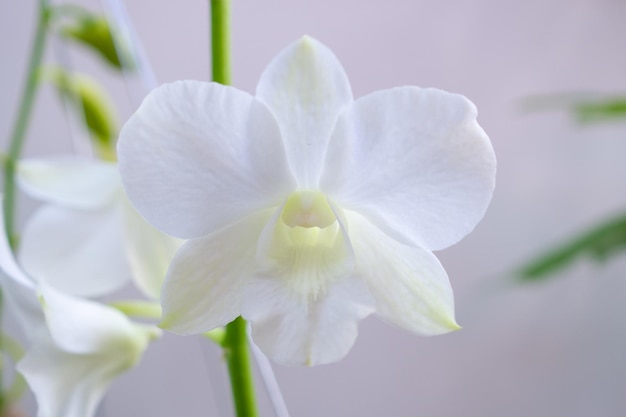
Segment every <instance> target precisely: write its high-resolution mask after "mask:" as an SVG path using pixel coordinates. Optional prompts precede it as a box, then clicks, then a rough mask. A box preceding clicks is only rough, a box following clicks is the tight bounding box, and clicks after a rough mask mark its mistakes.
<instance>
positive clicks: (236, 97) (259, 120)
mask: <svg viewBox="0 0 626 417" xmlns="http://www.w3.org/2000/svg"><path fill="white" fill-rule="evenodd" d="M118 155H119V161H120V162H119V164H120V165H119V166H120V171H121V174H122V179H123V182H124V186H125V188H126V191H127V193H128V197H129V199H130V201H131V202H132V203H133V205H134V206H135V207H136V208H137V210H138V211H139V213H141V214H142V215H143V216H144V217H145V218H146V219H147V220H148V221H149V222H150V223H152V224H153V225H154V226H156V227H157V228H158V229H160V230H162V231H164V232H166V233H168V234H171V235H173V236H176V237H180V238H185V239H188V238H197V237H201V236H205V235H207V234H209V233H211V232H214V231H216V230H218V229H220V228H222V227H224V226H225V225H228V224H231V223H234V222H236V221H238V220H241V219H242V218H244V217H245V216H246V215H248V214H251V213H254V212H255V211H258V210H260V209H264V208H269V207H273V206H277V205H278V204H280V200H281V198H282V197H283V196H284V195H285V194H288V193H289V191H291V190H292V189H293V188H294V186H295V183H294V180H293V178H292V174H291V172H290V170H289V166H288V164H287V160H286V157H285V152H284V149H283V145H282V141H281V136H280V132H279V128H278V126H277V124H276V121H275V119H274V117H273V116H272V114H271V113H270V111H269V110H268V109H267V108H266V107H265V105H263V104H262V103H260V102H259V101H258V100H256V99H255V98H254V97H252V96H251V95H249V94H247V93H245V92H243V91H240V90H237V89H234V88H232V87H227V86H223V85H220V84H216V83H202V82H193V81H181V82H177V83H173V84H166V85H163V86H161V87H159V88H157V89H155V90H153V91H152V92H151V93H150V94H149V95H148V97H147V98H146V99H145V100H144V102H143V103H142V105H141V107H140V108H139V110H138V111H137V112H136V113H135V114H134V115H133V116H132V117H131V118H130V120H129V121H128V122H127V123H126V125H125V126H124V128H123V129H122V131H121V133H120V140H119V142H118Z"/></svg>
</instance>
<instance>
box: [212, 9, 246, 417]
mask: <svg viewBox="0 0 626 417" xmlns="http://www.w3.org/2000/svg"><path fill="white" fill-rule="evenodd" d="M229 23H230V0H211V56H212V68H213V81H215V82H218V83H220V84H230V82H231V70H230V28H229ZM222 347H223V348H224V356H225V358H226V364H227V366H228V374H229V377H230V385H231V389H232V395H233V402H234V404H235V414H236V416H237V417H257V416H258V410H257V406H256V400H255V396H254V380H253V375H252V365H251V361H250V353H249V349H248V338H247V331H246V322H245V320H244V319H243V318H241V317H239V318H237V319H236V320H234V321H233V322H232V323H230V324H228V325H227V326H226V335H225V336H224V342H223V344H222Z"/></svg>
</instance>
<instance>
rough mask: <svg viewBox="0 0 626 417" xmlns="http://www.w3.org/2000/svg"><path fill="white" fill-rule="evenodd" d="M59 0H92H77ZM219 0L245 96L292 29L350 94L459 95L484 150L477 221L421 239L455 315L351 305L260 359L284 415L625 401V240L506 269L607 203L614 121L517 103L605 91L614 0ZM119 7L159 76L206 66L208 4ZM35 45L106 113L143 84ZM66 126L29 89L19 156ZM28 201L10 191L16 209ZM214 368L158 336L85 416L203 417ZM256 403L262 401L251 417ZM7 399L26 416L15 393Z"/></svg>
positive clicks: (437, 414)
mask: <svg viewBox="0 0 626 417" xmlns="http://www.w3.org/2000/svg"><path fill="white" fill-rule="evenodd" d="M74 3H77V4H80V5H82V6H85V7H87V8H89V9H91V10H94V11H99V10H100V11H101V10H102V5H101V3H100V2H99V1H97V0H75V1H74ZM233 3H234V4H233V16H232V40H233V43H232V48H233V49H232V54H233V73H234V77H233V83H234V85H236V86H237V87H239V88H241V89H244V90H247V91H250V92H253V91H254V88H255V84H256V81H257V79H258V77H259V76H260V74H261V72H262V70H263V69H264V67H265V65H266V64H267V63H268V62H269V60H270V59H271V58H272V57H273V56H274V55H275V54H276V53H277V52H278V51H280V50H281V49H282V48H283V47H285V46H286V45H287V44H289V43H290V42H292V41H294V40H295V39H297V38H299V37H300V36H302V35H303V34H309V35H311V36H313V37H316V38H318V39H319V40H320V41H322V42H323V43H325V44H327V45H328V46H329V47H330V48H331V49H332V50H333V51H334V52H335V54H336V55H337V56H338V57H339V59H340V61H341V62H342V63H343V65H344V67H345V69H346V71H347V73H348V76H349V77H350V80H351V82H352V87H353V91H354V95H355V96H356V97H359V96H362V95H364V94H367V93H369V92H372V91H374V90H378V89H383V88H389V87H394V86H399V85H418V86H423V87H438V88H441V89H445V90H448V91H452V92H456V93H461V94H463V95H466V96H467V97H468V98H470V99H471V100H472V101H473V102H474V103H475V104H476V105H477V107H478V109H479V122H480V123H481V125H482V126H483V128H484V129H485V130H486V132H487V133H488V134H489V136H490V137H491V140H492V143H493V146H494V148H495V151H496V155H497V157H498V177H497V187H496V192H495V195H494V199H493V202H492V204H491V207H490V209H489V211H488V212H487V215H486V216H485V218H484V220H483V222H482V223H480V224H479V226H478V227H477V228H476V230H475V231H474V233H472V234H471V235H470V236H468V237H467V238H465V239H464V240H463V241H462V242H461V243H459V244H458V245H456V246H454V247H452V248H449V249H447V250H445V251H441V252H439V253H437V255H438V256H439V258H440V259H441V261H442V263H443V264H444V266H445V268H446V270H447V271H448V274H449V276H450V279H451V281H452V284H453V287H454V289H455V294H456V302H457V318H458V321H459V323H460V324H461V325H462V326H463V329H462V330H461V331H458V332H455V333H453V334H449V335H446V336H441V337H436V338H422V337H417V336H414V335H412V334H409V333H408V332H405V331H403V330H400V329H397V328H394V327H392V326H391V325H389V324H386V323H383V322H382V321H380V320H378V319H377V318H369V319H367V320H365V321H364V322H362V324H361V326H360V335H359V338H358V340H357V342H356V345H355V346H354V348H353V349H352V351H351V353H350V354H349V355H348V356H347V358H346V359H344V360H343V361H341V362H339V363H337V364H333V365H327V366H320V367H316V368H290V367H282V366H275V372H276V374H277V378H278V381H279V383H280V385H281V388H282V391H283V394H284V397H285V401H286V403H287V406H288V407H289V410H290V413H291V415H292V416H298V417H318V416H326V417H335V416H337V417H338V416H346V415H348V416H361V417H375V416H399V417H404V416H407V417H413V416H429V417H444V416H446V417H450V416H463V417H492V416H493V417H496V416H498V417H500V416H508V417H527V416H536V417H544V416H545V417H548V416H554V417H558V416H568V417H578V416H579V417H583V416H585V417H586V416H606V417H611V416H622V415H626V395H624V393H625V392H626V391H625V389H626V357H625V356H626V324H625V321H624V319H623V318H624V317H626V302H625V300H626V277H625V272H626V256H623V257H620V256H615V257H613V258H611V259H610V260H609V261H608V262H606V263H602V264H599V263H593V262H587V261H581V262H576V263H574V264H572V266H571V267H569V268H566V269H564V270H562V271H560V272H559V273H557V274H555V275H553V276H551V277H550V278H549V279H545V280H541V281H540V282H535V283H520V282H519V281H518V280H516V279H515V276H514V272H515V271H516V270H517V268H518V267H520V266H522V265H524V264H525V263H527V262H528V261H529V260H531V259H533V258H535V257H536V256H539V255H541V254H542V253H544V252H545V251H546V250H547V249H549V248H551V247H553V246H554V245H557V244H559V243H561V242H564V241H567V239H568V238H570V237H572V236H575V235H577V234H578V233H579V232H580V231H582V230H584V229H588V228H590V227H593V226H594V225H596V224H598V223H599V222H601V221H602V220H603V219H605V218H608V217H610V216H614V215H618V214H620V213H622V212H623V211H626V164H625V163H624V159H625V155H626V123H625V122H620V121H612V122H608V123H601V124H592V125H581V124H580V123H577V121H576V119H575V118H573V117H572V116H571V114H570V113H568V112H567V111H564V110H563V111H540V112H528V111H527V110H526V108H527V106H524V103H526V100H527V99H528V98H529V97H532V96H536V95H544V94H554V93H563V92H594V93H605V94H616V93H620V92H623V91H624V89H625V87H626V25H624V16H626V2H624V1H621V0H552V1H538V0H530V1H526V2H512V1H495V0H490V1H489V0H475V1H460V0H449V1H440V2H435V1H426V0H390V1H385V2H383V1H379V0H358V1H357V0H316V1H306V0H265V1H262V2H261V1H253V0H233ZM125 5H126V7H127V12H128V15H129V17H130V19H131V21H132V23H133V25H134V28H135V30H136V33H137V35H138V37H139V39H140V40H141V42H142V44H143V47H144V49H145V54H146V57H147V59H148V60H149V62H150V63H151V65H152V67H153V70H154V74H155V76H156V79H157V80H158V82H159V83H164V82H170V81H174V80H179V79H197V80H208V79H209V78H210V70H209V68H210V62H209V39H208V33H209V30H208V17H209V11H208V1H201V0H180V1H177V2H172V1H160V0H151V1H149V0H132V1H127V2H125ZM35 13H36V2H35V1H34V0H32V1H19V2H17V1H3V2H1V3H0V33H1V36H0V56H1V57H2V58H1V59H2V60H1V65H0V92H1V94H0V143H1V144H2V149H6V146H7V141H8V136H9V134H10V129H11V126H12V123H13V121H14V118H15V117H16V110H17V102H18V101H19V97H20V94H21V89H22V86H23V83H24V75H25V70H26V65H27V57H28V53H29V48H30V43H31V39H32V37H33V33H34V30H35V28H34V25H35V20H36V15H35ZM46 60H47V61H48V62H57V63H59V62H61V63H63V64H65V65H68V66H70V67H71V68H72V69H74V70H77V71H81V72H85V73H88V74H90V75H91V76H94V77H95V78H97V79H98V80H100V81H101V82H102V83H103V85H104V86H105V87H106V89H107V91H108V92H109V93H110V95H111V96H112V98H113V100H114V101H115V103H116V105H117V109H118V121H119V123H123V122H124V120H126V118H128V117H129V116H130V114H132V112H133V111H134V109H135V108H136V107H137V106H138V104H139V102H140V99H141V95H142V94H145V91H143V92H141V91H142V90H141V89H142V88H143V87H142V84H141V83H140V82H139V81H137V80H135V81H132V80H131V82H132V83H135V84H134V87H133V88H131V89H130V90H132V91H131V93H130V94H129V89H128V88H127V86H126V84H125V82H124V79H123V78H122V77H120V76H119V75H118V73H116V72H114V71H113V70H111V69H110V68H108V67H106V66H103V65H102V63H101V62H100V61H99V60H98V59H96V58H94V55H93V54H92V53H90V52H87V51H86V50H85V49H84V48H80V47H78V46H72V47H67V45H66V46H63V44H62V43H61V42H59V41H56V42H55V41H53V42H51V43H50V44H49V45H48V49H47V54H46ZM78 134H79V135H80V132H79V133H78ZM76 135H77V133H76V130H75V129H73V128H72V123H71V120H70V122H69V123H68V118H67V115H66V113H65V111H64V108H63V106H62V105H61V103H60V101H59V99H58V96H57V94H56V92H55V91H54V89H53V88H52V87H50V86H45V87H43V88H42V89H41V90H40V92H39V94H38V97H37V103H36V107H35V110H34V113H33V118H32V122H31V125H30V128H29V131H28V143H27V146H26V151H25V154H26V155H28V156H34V155H48V154H59V153H67V152H74V151H75V149H76V147H75V146H74V145H73V143H74V142H75V140H76V138H75V137H76ZM73 137H74V139H72V138H73ZM78 151H80V149H79V150H78ZM34 207H35V206H34V204H33V203H32V202H28V201H26V200H23V201H22V204H21V209H20V220H21V222H22V224H23V222H24V221H26V220H27V218H28V216H29V214H30V213H32V210H33V209H34ZM226 384H227V379H226V377H225V374H224V372H223V370H222V367H221V364H220V352H219V351H218V349H216V348H214V347H213V346H212V345H211V344H210V343H208V342H206V341H205V340H203V339H202V340H201V339H200V338H195V337H186V338H181V337H177V336H174V335H169V334H168V335H166V336H165V337H164V338H163V339H162V340H161V341H159V342H157V343H155V344H154V345H153V346H151V348H150V349H148V351H147V354H146V355H145V357H144V359H143V361H142V363H141V365H140V366H139V367H138V368H136V369H135V370H133V371H132V372H130V373H129V374H126V375H124V376H123V377H122V378H121V379H120V380H119V381H118V382H117V383H116V384H115V385H114V386H113V388H112V390H111V391H110V393H109V394H108V396H107V397H106V399H105V401H104V404H103V406H102V409H101V412H100V414H99V415H100V416H103V417H104V416H152V417H160V416H172V415H181V416H185V417H201V416H202V417H206V416H223V415H225V413H227V411H224V410H228V407H229V401H230V400H229V398H228V395H229V393H228V388H227V385H226ZM261 396H262V397H263V395H262V393H261ZM262 401H263V404H264V405H263V409H264V412H263V415H266V416H271V415H272V414H271V411H270V408H269V406H268V404H267V399H266V398H265V397H263V398H262ZM26 407H27V409H28V410H31V415H34V411H32V410H34V408H33V405H32V399H30V400H28V401H27V406H26Z"/></svg>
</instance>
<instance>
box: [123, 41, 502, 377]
mask: <svg viewBox="0 0 626 417" xmlns="http://www.w3.org/2000/svg"><path fill="white" fill-rule="evenodd" d="M476 116H477V112H476V108H475V107H474V105H473V104H472V103H471V102H470V101H469V100H467V99H466V98H465V97H463V96H460V95H456V94H450V93H447V92H444V91H441V90H436V89H420V88H417V87H400V88H394V89H390V90H384V91H379V92H375V93H373V94H370V95H368V96H365V97H363V98H360V99H358V100H356V101H354V100H353V97H352V93H351V88H350V84H349V82H348V79H347V77H346V74H345V72H344V70H343V68H342V67H341V65H340V63H339V61H338V60H337V58H336V57H335V56H334V55H333V53H332V52H331V51H330V50H329V49H328V48H326V47H325V46H324V45H322V44H320V43H319V42H318V41H316V40H314V39H311V38H310V37H304V38H302V39H300V40H299V41H297V42H295V43H294V44H292V45H291V46H289V47H288V48H287V49H285V50H284V51H283V52H281V53H280V54H279V55H278V56H277V57H276V58H275V59H274V60H273V61H272V62H271V63H270V65H269V66H268V68H267V69H266V70H265V72H264V73H263V75H262V77H261V80H260V81H259V84H258V86H257V91H256V96H252V95H250V94H248V93H246V92H243V91H240V90H237V89H235V88H232V87H227V86H222V85H219V84H215V83H202V82H193V81H184V82H177V83H174V84H169V85H164V86H162V87H160V88H158V89H156V90H154V91H153V92H152V93H150V95H149V96H148V97H147V98H146V99H145V100H144V102H143V104H142V105H141V107H140V108H139V110H138V111H137V112H136V113H135V115H134V116H132V117H131V118H130V120H129V121H128V122H127V124H126V125H125V126H124V128H123V129H122V132H121V134H120V141H119V145H118V155H119V159H120V170H121V174H122V181H123V183H124V186H125V188H126V191H127V193H128V196H129V198H130V200H131V202H132V203H133V204H134V205H135V207H137V209H138V211H139V212H140V213H141V214H142V215H144V216H145V217H146V219H148V221H150V222H151V223H152V224H154V225H155V226H156V227H157V228H159V229H161V230H163V231H164V232H166V233H168V234H171V235H173V236H177V237H180V238H184V239H191V240H190V241H188V242H187V243H186V244H184V245H183V246H182V248H181V249H180V250H179V252H178V253H177V255H176V256H175V258H174V260H173V263H172V265H171V267H170V269H169V272H168V275H167V277H166V280H165V283H164V289H163V294H162V305H163V309H164V318H163V322H162V323H161V326H162V327H163V328H166V329H169V330H172V331H174V332H176V333H181V334H192V333H200V332H205V331H207V330H211V329H213V328H215V327H218V326H222V325H224V324H226V323H228V322H230V321H231V320H233V319H234V318H236V317H237V316H238V315H242V316H243V317H244V318H246V319H248V320H250V322H251V324H252V333H253V337H254V339H255V341H256V342H257V344H258V345H259V347H261V349H262V350H264V351H265V353H266V354H268V355H269V356H270V357H272V358H273V359H274V360H276V361H277V362H280V363H284V364H308V365H314V364H320V363H328V362H332V361H336V360H338V359H340V358H342V357H343V356H344V355H345V354H346V353H347V352H348V350H349V349H350V347H351V346H352V345H353V343H354V340H355V338H356V335H357V325H358V321H359V320H360V319H362V318H363V317H365V316H367V315H368V314H370V313H372V312H374V311H376V312H377V313H378V314H379V315H380V316H381V317H382V318H384V319H386V320H387V321H389V322H391V323H394V324H396V325H399V326H401V327H404V328H406V329H409V330H411V331H413V332H416V333H418V334H423V335H435V334H441V333H446V332H448V331H451V330H455V329H457V328H458V325H457V324H456V321H455V318H454V301H453V293H452V288H451V286H450V283H449V280H448V277H447V275H446V273H445V271H444V269H443V268H442V266H441V265H440V263H439V261H438V260H437V258H436V257H435V256H434V255H433V254H432V251H433V250H438V249H443V248H445V247H448V246H450V245H452V244H454V243H456V242H457V241H458V240H460V239H461V238H462V237H463V236H465V235H466V234H468V233H469V232H470V231H471V230H472V229H473V228H474V227H475V225H476V224H477V223H478V221H479V220H480V219H481V218H482V216H483V214H484V212H485V210H486V208H487V206H488V204H489V201H490V200H491V195H492V192H493V188H494V183H495V165H496V163H495V156H494V153H493V149H492V147H491V144H490V142H489V139H488V137H487V135H486V134H485V132H484V131H483V130H482V129H481V127H480V126H479V125H478V123H477V121H476Z"/></svg>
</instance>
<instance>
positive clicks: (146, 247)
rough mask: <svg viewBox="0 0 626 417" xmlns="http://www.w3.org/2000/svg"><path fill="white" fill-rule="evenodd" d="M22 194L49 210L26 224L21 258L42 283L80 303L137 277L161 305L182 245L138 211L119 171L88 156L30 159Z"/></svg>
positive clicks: (21, 177) (21, 172)
mask: <svg viewBox="0 0 626 417" xmlns="http://www.w3.org/2000/svg"><path fill="white" fill-rule="evenodd" d="M18 183H19V185H20V187H21V188H22V190H24V192H26V193H27V194H29V195H31V196H32V197H34V198H38V199H41V200H44V201H46V202H48V203H50V204H47V205H45V206H44V207H42V208H41V209H39V211H37V212H36V213H35V215H34V216H33V217H32V219H31V220H30V221H29V223H28V224H27V225H26V227H25V230H24V234H23V237H22V244H21V247H20V252H19V258H20V262H21V264H22V265H23V266H24V269H26V271H28V272H29V273H30V274H31V275H32V276H36V277H37V278H38V279H39V280H40V281H42V282H46V283H48V284H50V285H51V286H54V287H55V288H57V289H58V290H60V291H62V292H65V293H68V294H73V295H77V296H85V297H95V296H100V295H105V294H108V293H110V292H112V291H115V290H117V289H119V288H120V287H122V286H123V285H125V284H126V283H128V281H129V279H131V277H132V278H133V279H134V282H135V284H136V285H137V286H138V287H139V289H140V290H141V291H142V292H143V293H144V294H145V295H147V296H148V297H151V298H156V299H158V298H159V295H160V291H161V284H162V282H163V278H164V277H165V273H166V271H167V267H168V265H169V263H170V261H171V260H172V257H173V256H174V253H175V252H176V250H177V249H178V247H179V246H180V244H181V241H180V240H178V239H175V238H172V237H170V236H166V235H164V234H163V233H161V232H159V231H157V230H156V229H155V228H154V227H152V226H150V225H149V224H148V223H147V222H146V221H145V220H144V219H142V218H141V216H139V214H137V212H136V211H135V210H134V209H133V208H132V207H131V206H130V204H129V202H128V199H127V198H126V196H125V194H124V190H123V188H122V184H121V181H120V178H119V172H118V169H117V165H116V164H115V163H111V162H104V161H98V160H95V159H87V158H80V157H55V158H47V159H26V160H22V161H21V162H20V163H19V166H18Z"/></svg>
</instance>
